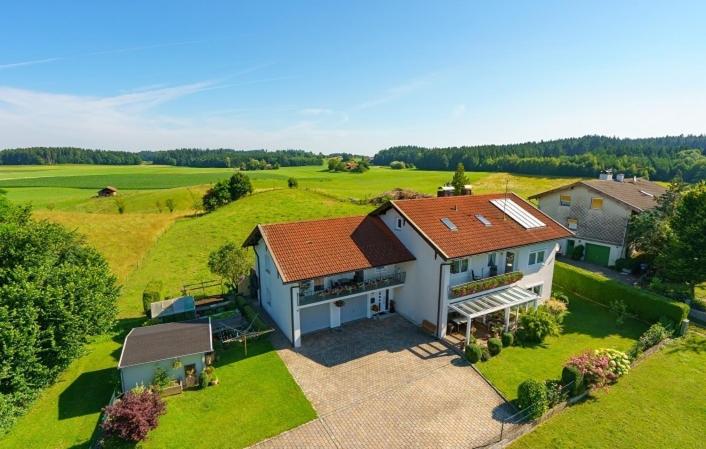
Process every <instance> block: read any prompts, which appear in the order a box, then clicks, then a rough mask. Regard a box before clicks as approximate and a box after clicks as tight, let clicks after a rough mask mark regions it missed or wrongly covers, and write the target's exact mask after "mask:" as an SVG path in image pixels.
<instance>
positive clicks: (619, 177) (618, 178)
mask: <svg viewBox="0 0 706 449" xmlns="http://www.w3.org/2000/svg"><path fill="white" fill-rule="evenodd" d="M615 180H616V181H618V182H623V181H625V174H623V173H618V174H617V175H615Z"/></svg>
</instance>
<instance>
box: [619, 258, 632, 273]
mask: <svg viewBox="0 0 706 449" xmlns="http://www.w3.org/2000/svg"><path fill="white" fill-rule="evenodd" d="M635 264H636V262H635V260H633V259H622V258H621V259H618V260H616V261H615V269H616V270H617V271H623V270H625V269H627V270H630V271H632V270H633V268H634V267H635Z"/></svg>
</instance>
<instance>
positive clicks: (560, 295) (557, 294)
mask: <svg viewBox="0 0 706 449" xmlns="http://www.w3.org/2000/svg"><path fill="white" fill-rule="evenodd" d="M552 298H553V299H555V300H557V301H561V302H563V303H564V304H566V305H567V306H568V305H569V296H568V295H567V294H566V293H564V292H563V291H561V290H555V291H554V294H553V295H552Z"/></svg>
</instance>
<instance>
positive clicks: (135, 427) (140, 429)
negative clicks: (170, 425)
mask: <svg viewBox="0 0 706 449" xmlns="http://www.w3.org/2000/svg"><path fill="white" fill-rule="evenodd" d="M164 411H165V405H164V402H163V401H162V399H161V398H160V397H159V394H158V393H157V392H154V391H151V390H145V391H143V392H141V393H132V392H127V393H125V395H124V396H123V397H122V398H121V399H119V400H118V401H116V402H115V403H114V404H112V405H109V406H107V407H106V408H105V409H104V412H105V421H103V424H101V427H102V429H103V432H105V434H106V435H107V436H113V437H118V438H120V439H123V440H126V441H132V442H138V441H142V440H144V439H145V438H146V437H147V433H148V432H149V431H150V430H152V429H154V428H155V427H157V424H158V422H159V416H160V415H162V414H164Z"/></svg>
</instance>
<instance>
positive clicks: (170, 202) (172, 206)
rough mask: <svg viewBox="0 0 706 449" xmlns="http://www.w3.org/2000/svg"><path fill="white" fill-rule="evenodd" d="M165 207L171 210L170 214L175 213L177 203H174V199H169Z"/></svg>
mask: <svg viewBox="0 0 706 449" xmlns="http://www.w3.org/2000/svg"><path fill="white" fill-rule="evenodd" d="M164 205H165V206H167V209H169V212H170V213H171V212H174V209H176V203H175V202H174V199H173V198H167V200H166V201H165V202H164Z"/></svg>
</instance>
